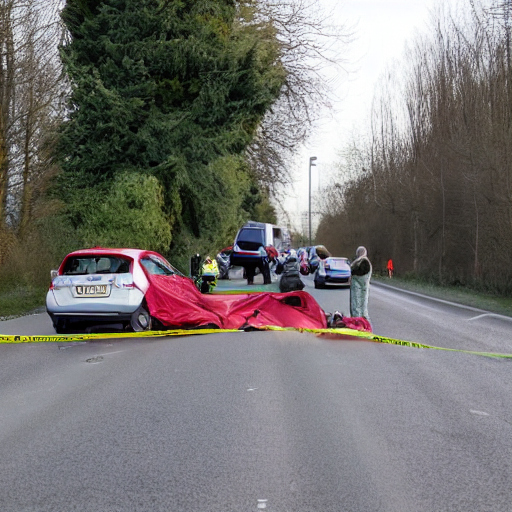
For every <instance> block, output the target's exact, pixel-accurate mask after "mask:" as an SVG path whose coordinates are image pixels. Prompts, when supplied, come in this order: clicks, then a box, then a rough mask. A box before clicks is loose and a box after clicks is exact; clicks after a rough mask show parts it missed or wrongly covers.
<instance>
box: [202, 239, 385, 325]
mask: <svg viewBox="0 0 512 512" xmlns="http://www.w3.org/2000/svg"><path fill="white" fill-rule="evenodd" d="M231 249H232V248H231V247H226V248H224V249H222V251H220V252H219V253H218V254H217V257H216V258H215V259H212V258H210V257H209V256H208V257H206V258H205V259H204V260H203V262H202V266H201V267H200V269H199V271H198V272H197V275H196V276H195V282H196V285H197V286H198V288H199V289H200V290H201V292H203V293H210V292H211V291H212V290H213V289H214V287H215V285H216V283H217V279H229V268H230V262H229V255H230V251H231ZM260 252H261V260H260V262H258V264H248V265H246V266H245V267H244V277H245V279H247V284H248V285H252V284H254V277H255V274H256V273H257V270H259V272H260V273H261V274H262V277H263V283H264V284H271V283H272V282H273V278H272V276H273V275H275V276H278V280H279V291H280V292H282V293H286V292H292V291H298V290H303V289H304V287H305V284H304V282H303V281H302V279H301V276H305V275H308V274H310V273H313V272H314V271H315V270H316V267H317V266H318V258H320V259H325V258H327V257H329V256H330V254H329V252H328V251H327V249H325V247H323V246H318V248H315V250H314V251H311V250H310V249H308V248H300V249H297V250H295V249H289V250H286V251H284V252H282V253H280V254H279V253H278V252H277V250H276V249H275V248H274V247H261V249H260ZM350 269H351V280H350V316H351V317H353V318H362V319H365V320H366V321H367V322H368V323H369V322H370V315H369V312H368V299H369V291H370V280H371V276H372V264H371V262H370V260H369V258H368V253H367V250H366V248H365V247H363V246H360V247H358V248H357V249H356V252H355V257H354V259H353V260H352V261H351V263H350ZM387 271H388V275H389V277H390V278H391V277H392V275H393V272H394V268H393V262H392V260H391V259H390V260H389V261H388V264H387ZM274 280H277V279H274ZM338 315H339V314H338Z"/></svg>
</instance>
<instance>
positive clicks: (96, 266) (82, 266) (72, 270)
mask: <svg viewBox="0 0 512 512" xmlns="http://www.w3.org/2000/svg"><path fill="white" fill-rule="evenodd" d="M128 272H130V260H129V259H126V258H121V257H119V256H103V255H95V256H72V257H70V258H68V259H67V260H66V262H65V263H64V268H63V270H62V274H63V275H65V276H80V275H86V274H126V273H128Z"/></svg>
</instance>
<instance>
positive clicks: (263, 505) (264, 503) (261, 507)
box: [258, 500, 268, 509]
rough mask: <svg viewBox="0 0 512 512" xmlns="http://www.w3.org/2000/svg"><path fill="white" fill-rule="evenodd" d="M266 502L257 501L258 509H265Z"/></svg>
mask: <svg viewBox="0 0 512 512" xmlns="http://www.w3.org/2000/svg"><path fill="white" fill-rule="evenodd" d="M267 501H268V500H258V508H259V509H263V508H267Z"/></svg>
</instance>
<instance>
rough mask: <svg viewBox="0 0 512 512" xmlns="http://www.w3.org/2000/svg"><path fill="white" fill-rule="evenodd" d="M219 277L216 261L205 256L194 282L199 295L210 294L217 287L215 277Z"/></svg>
mask: <svg viewBox="0 0 512 512" xmlns="http://www.w3.org/2000/svg"><path fill="white" fill-rule="evenodd" d="M218 276H219V267H218V265H217V261H216V260H213V259H212V258H210V256H207V257H206V258H205V260H204V262H203V265H202V267H201V269H200V271H199V275H198V276H197V279H196V280H195V283H196V286H197V287H198V288H199V290H200V292H201V293H211V292H212V291H213V289H214V288H215V287H216V286H217V277H218Z"/></svg>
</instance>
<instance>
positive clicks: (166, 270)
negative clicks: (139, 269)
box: [140, 256, 177, 276]
mask: <svg viewBox="0 0 512 512" xmlns="http://www.w3.org/2000/svg"><path fill="white" fill-rule="evenodd" d="M140 263H141V265H142V266H143V267H144V268H145V269H146V270H147V271H148V272H149V273H150V274H152V275H160V276H172V275H174V274H176V273H177V270H176V269H175V268H173V267H172V266H171V265H170V264H168V263H167V262H165V261H163V260H161V259H160V258H157V257H156V256H146V257H145V258H142V259H141V260H140Z"/></svg>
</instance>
